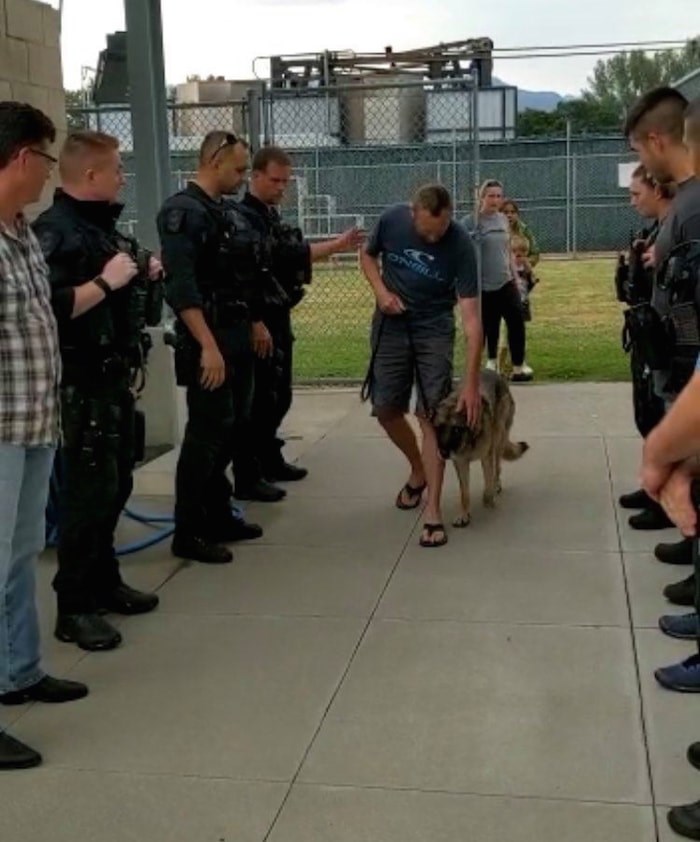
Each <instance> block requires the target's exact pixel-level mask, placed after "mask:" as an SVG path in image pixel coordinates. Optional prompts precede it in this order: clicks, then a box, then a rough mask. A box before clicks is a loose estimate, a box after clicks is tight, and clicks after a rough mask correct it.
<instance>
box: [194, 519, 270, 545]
mask: <svg viewBox="0 0 700 842" xmlns="http://www.w3.org/2000/svg"><path fill="white" fill-rule="evenodd" d="M207 535H208V537H209V538H210V539H211V540H212V541H216V543H220V544H233V543H234V542H235V541H255V540H257V539H258V538H262V536H263V530H262V526H258V524H257V523H248V522H247V521H245V520H243V518H240V517H234V516H233V515H231V516H230V517H227V518H221V519H218V520H216V521H215V522H214V523H212V525H211V526H210V527H209V528H208V529H207Z"/></svg>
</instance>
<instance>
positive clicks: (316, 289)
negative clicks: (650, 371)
mask: <svg viewBox="0 0 700 842" xmlns="http://www.w3.org/2000/svg"><path fill="white" fill-rule="evenodd" d="M614 268H615V263H614V260H612V259H587V260H556V261H555V260H552V261H550V260H544V261H543V262H542V263H541V264H540V265H539V266H538V267H537V270H538V271H537V274H538V275H539V277H540V281H541V282H540V284H539V286H538V287H537V288H536V289H535V291H534V293H533V295H532V299H531V301H532V313H533V321H532V322H530V323H529V324H528V340H527V345H528V351H527V359H528V362H529V363H530V365H531V366H532V367H533V368H534V369H535V372H536V378H537V381H538V382H541V381H546V380H552V381H556V380H589V381H601V380H627V379H628V377H629V364H628V360H627V357H626V356H625V354H623V352H622V350H621V349H620V331H621V325H622V316H621V308H620V305H619V304H618V303H617V302H616V300H615V297H614V293H613V272H614ZM372 309H373V299H372V296H371V295H370V293H369V290H368V286H367V283H366V281H365V280H364V278H363V277H362V276H361V274H360V272H359V271H358V270H357V269H355V268H354V267H352V268H351V267H347V266H341V267H332V266H322V267H320V268H317V269H316V271H315V274H314V281H313V284H312V285H311V286H310V287H309V288H308V289H307V295H306V297H305V298H304V300H303V301H302V303H301V304H300V305H299V306H298V307H297V308H296V310H295V312H294V327H295V332H296V336H297V344H296V363H295V370H296V378H297V380H299V381H308V380H323V379H328V380H333V379H339V380H361V379H362V378H363V377H364V375H365V371H366V369H367V363H368V359H369V346H368V332H369V322H370V318H371V315H372ZM457 357H458V358H457V364H458V365H459V364H460V363H461V359H462V349H461V347H458V351H457Z"/></svg>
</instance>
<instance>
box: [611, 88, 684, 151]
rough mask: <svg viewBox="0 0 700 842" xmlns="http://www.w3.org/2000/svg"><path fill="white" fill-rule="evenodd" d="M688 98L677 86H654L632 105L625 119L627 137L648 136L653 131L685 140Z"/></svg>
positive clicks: (676, 139) (675, 139) (678, 140)
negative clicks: (684, 129)
mask: <svg viewBox="0 0 700 842" xmlns="http://www.w3.org/2000/svg"><path fill="white" fill-rule="evenodd" d="M687 106H688V100H687V99H686V98H685V97H684V96H683V94H682V93H681V92H680V91H677V90H676V89H675V88H668V87H664V88H654V90H653V91H649V93H647V94H644V96H643V97H641V98H640V99H639V100H637V102H636V103H635V104H634V105H633V106H632V108H631V110H630V111H629V113H628V115H627V119H626V120H625V126H624V132H625V137H626V138H630V137H632V135H636V136H641V137H646V136H647V135H649V134H651V133H652V132H657V133H658V134H665V135H668V136H669V137H670V138H672V139H673V141H674V142H676V143H678V144H680V143H682V142H683V116H684V114H685V110H686V108H687Z"/></svg>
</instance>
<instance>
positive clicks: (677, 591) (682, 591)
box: [664, 574, 695, 608]
mask: <svg viewBox="0 0 700 842" xmlns="http://www.w3.org/2000/svg"><path fill="white" fill-rule="evenodd" d="M664 596H665V597H666V599H667V600H668V601H669V602H670V603H672V604H673V605H681V606H683V607H684V608H685V607H688V606H690V607H692V606H694V605H695V574H693V575H692V576H688V578H687V579H683V581H682V582H676V583H674V584H673V585H667V586H666V587H665V588H664Z"/></svg>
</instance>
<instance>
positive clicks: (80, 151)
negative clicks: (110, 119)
mask: <svg viewBox="0 0 700 842" xmlns="http://www.w3.org/2000/svg"><path fill="white" fill-rule="evenodd" d="M117 149H119V141H118V140H117V138H116V137H113V136H112V135H111V134H105V133H104V132H90V131H84V132H72V133H71V134H69V135H68V137H67V138H66V141H65V143H64V144H63V148H62V149H61V153H60V155H59V159H58V160H59V169H60V172H61V178H63V179H64V180H68V181H70V180H72V179H75V178H79V177H80V176H81V175H82V174H83V173H84V172H85V170H86V169H88V163H89V161H90V159H91V158H94V157H95V156H98V155H104V154H105V153H107V152H114V151H115V150H117Z"/></svg>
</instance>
